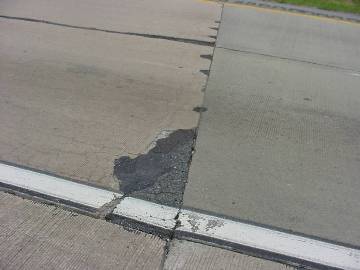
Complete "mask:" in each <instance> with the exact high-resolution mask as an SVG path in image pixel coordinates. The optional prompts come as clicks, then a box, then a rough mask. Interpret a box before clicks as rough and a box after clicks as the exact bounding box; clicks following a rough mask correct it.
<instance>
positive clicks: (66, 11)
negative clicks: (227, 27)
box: [0, 0, 221, 41]
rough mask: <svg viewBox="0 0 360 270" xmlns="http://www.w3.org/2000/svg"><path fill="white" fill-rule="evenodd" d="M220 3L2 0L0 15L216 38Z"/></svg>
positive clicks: (140, 31)
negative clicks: (215, 28) (214, 36)
mask: <svg viewBox="0 0 360 270" xmlns="http://www.w3.org/2000/svg"><path fill="white" fill-rule="evenodd" d="M220 12H221V9H220V5H217V4H212V5H207V4H204V3H201V2H200V1H194V0H171V1H168V0H145V1H139V0H136V1H134V0H122V1H117V0H107V1H105V2H99V1H97V0H77V1H76V2H74V1H71V0H63V1H56V0H50V1H48V0H2V1H1V2H0V15H8V16H15V17H25V18H36V19H42V20H47V21H52V22H60V23H67V24H71V25H77V26H86V27H97V28H103V29H107V30H114V31H125V32H136V33H148V34H158V35H166V36H174V37H178V38H190V39H196V40H206V41H214V39H213V38H212V37H211V36H213V35H216V32H217V31H216V30H214V29H211V28H213V27H217V26H218V23H216V22H215V21H217V20H219V18H220Z"/></svg>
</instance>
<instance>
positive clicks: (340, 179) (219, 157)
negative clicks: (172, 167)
mask: <svg viewBox="0 0 360 270" xmlns="http://www.w3.org/2000/svg"><path fill="white" fill-rule="evenodd" d="M359 85H360V77H359V76H356V75H354V74H353V73H352V72H351V71H350V72H348V71H344V70H342V69H330V68H324V67H323V66H318V65H312V64H308V63H301V62H300V63H299V62H296V61H288V60H284V59H277V58H274V57H264V56H259V55H252V54H246V53H245V54H244V53H239V52H234V51H231V50H224V49H220V48H217V49H216V51H215V57H214V62H213V66H212V70H211V74H210V79H209V84H208V87H207V90H206V91H207V92H206V98H205V106H206V107H207V108H208V111H206V112H204V113H203V114H202V121H201V123H200V130H199V135H198V140H197V145H196V153H195V155H194V157H193V162H192V166H191V169H190V175H189V182H188V185H187V188H186V191H185V195H184V205H185V206H187V207H194V208H199V209H204V210H208V211H212V212H217V213H222V214H226V215H230V216H234V217H237V218H240V219H243V220H250V221H253V222H258V223H261V224H266V225H271V226H276V227H280V228H283V229H287V230H293V231H296V232H301V233H305V234H308V235H314V236H317V237H322V238H326V239H330V240H335V241H340V242H345V243H349V244H353V245H357V246H359V244H360V234H359V230H358V226H357V224H359V222H360V210H359V209H360V202H359V200H358V191H359V190H360V183H359V181H358V180H359V175H360V147H359V146H360V140H359V138H360V122H359V117H360V112H359V109H358V108H360V94H359V91H358V88H359V87H358V86H359Z"/></svg>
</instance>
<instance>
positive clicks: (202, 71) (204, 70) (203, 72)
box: [200, 69, 210, 76]
mask: <svg viewBox="0 0 360 270" xmlns="http://www.w3.org/2000/svg"><path fill="white" fill-rule="evenodd" d="M200 72H201V73H202V74H205V75H206V76H209V74H210V71H209V70H207V69H201V70H200Z"/></svg>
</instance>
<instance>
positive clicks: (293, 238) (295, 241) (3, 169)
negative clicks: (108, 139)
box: [0, 163, 360, 270]
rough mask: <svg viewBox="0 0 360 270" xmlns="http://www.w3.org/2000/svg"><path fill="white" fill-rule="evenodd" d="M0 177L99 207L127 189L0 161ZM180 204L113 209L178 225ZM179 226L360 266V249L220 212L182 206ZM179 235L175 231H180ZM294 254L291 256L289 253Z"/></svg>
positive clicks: (127, 202) (327, 262) (199, 234)
mask: <svg viewBox="0 0 360 270" xmlns="http://www.w3.org/2000/svg"><path fill="white" fill-rule="evenodd" d="M0 183H4V184H7V185H10V186H15V187H18V188H22V189H26V190H29V191H33V192H37V193H41V194H44V195H47V196H52V197H56V198H60V199H63V200H66V201H70V202H72V203H77V204H80V205H84V206H90V207H93V208H100V207H101V206H103V205H104V204H106V203H109V202H110V201H112V200H113V199H114V198H119V197H121V196H122V195H121V194H119V193H114V192H111V191H107V190H103V189H100V188H95V187H91V186H88V185H83V184H80V183H76V182H72V181H69V180H65V179H62V178H58V177H54V176H49V175H46V174H42V173H38V172H34V171H31V170H26V169H22V168H18V167H14V166H10V165H6V164H2V163H0ZM178 211H179V210H178V209H177V208H173V207H169V206H164V205H160V204H156V203H152V202H148V201H144V200H140V199H136V198H131V197H127V198H124V199H123V200H122V201H121V202H120V203H119V204H118V205H117V206H116V208H115V209H114V211H113V214H114V215H117V216H120V217H124V218H128V219H131V220H135V221H138V222H142V223H144V224H147V225H149V226H155V227H158V228H163V229H166V230H174V228H175V226H176V221H177V220H176V217H177V215H178ZM178 221H180V226H179V227H178V228H176V229H175V232H178V233H179V234H178V235H180V237H181V233H186V234H189V237H190V238H194V239H196V238H198V239H201V238H204V237H205V238H206V240H207V241H208V242H210V243H211V242H214V244H218V243H219V241H221V243H224V244H223V245H226V244H227V243H228V244H229V246H231V247H233V246H234V245H240V246H244V247H250V248H254V249H257V250H262V251H266V252H270V253H272V254H279V255H282V256H286V257H288V258H296V259H299V260H304V261H308V262H312V263H315V264H321V265H324V266H328V267H335V268H340V269H349V270H355V269H358V270H359V269H360V250H358V249H353V248H348V247H344V246H340V245H335V244H331V243H328V242H324V241H319V240H314V239H311V238H307V237H302V236H298V235H294V234H290V233H285V232H280V231H276V230H272V229H267V228H263V227H260V226H255V225H250V224H246V223H242V222H239V221H234V220H230V219H225V218H219V217H215V216H211V215H206V214H202V213H198V212H195V211H190V210H181V211H180V214H179V217H178ZM175 236H176V234H175ZM289 260H291V259H289Z"/></svg>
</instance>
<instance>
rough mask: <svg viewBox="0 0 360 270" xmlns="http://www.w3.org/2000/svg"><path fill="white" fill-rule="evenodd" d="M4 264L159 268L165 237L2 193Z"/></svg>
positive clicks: (0, 263)
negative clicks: (129, 229) (129, 230)
mask: <svg viewBox="0 0 360 270" xmlns="http://www.w3.org/2000/svg"><path fill="white" fill-rule="evenodd" d="M0 240H1V241H0V268H1V269H66V270H68V269H159V268H160V266H161V262H162V257H163V252H164V246H165V241H163V240H161V239H160V238H157V237H155V236H153V235H148V234H145V233H141V232H128V231H125V230H124V229H122V228H121V227H119V226H117V225H114V224H111V223H107V222H106V221H104V220H98V219H93V218H90V217H87V216H82V215H77V214H74V213H71V212H67V211H64V210H61V209H59V208H56V207H53V206H46V205H42V204H39V203H33V202H30V201H27V200H24V199H21V198H18V197H15V196H13V195H9V194H5V193H0Z"/></svg>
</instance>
